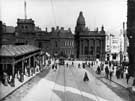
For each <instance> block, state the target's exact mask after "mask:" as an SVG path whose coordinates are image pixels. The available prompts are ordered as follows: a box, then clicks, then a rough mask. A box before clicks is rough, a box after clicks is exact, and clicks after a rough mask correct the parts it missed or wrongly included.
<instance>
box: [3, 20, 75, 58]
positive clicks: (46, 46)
mask: <svg viewBox="0 0 135 101" xmlns="http://www.w3.org/2000/svg"><path fill="white" fill-rule="evenodd" d="M1 24H2V23H1ZM5 27H7V26H5ZM1 38H2V44H6V45H7V44H14V45H33V46H36V47H39V48H40V49H41V50H42V51H44V52H45V53H48V54H50V55H51V56H54V55H57V56H58V55H64V56H65V57H70V56H71V55H73V54H74V35H73V34H72V32H71V30H70V29H68V30H65V29H64V28H63V27H62V28H61V29H59V27H58V26H57V27H56V28H52V30H51V31H50V32H48V31H47V28H46V31H42V30H41V29H40V28H38V27H36V26H35V23H34V20H32V19H17V26H16V28H15V31H14V32H12V33H10V32H8V33H7V32H6V31H5V32H3V33H2V34H1Z"/></svg>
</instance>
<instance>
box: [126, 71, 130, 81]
mask: <svg viewBox="0 0 135 101" xmlns="http://www.w3.org/2000/svg"><path fill="white" fill-rule="evenodd" d="M129 79H130V75H129V73H126V80H127V84H128V81H129Z"/></svg>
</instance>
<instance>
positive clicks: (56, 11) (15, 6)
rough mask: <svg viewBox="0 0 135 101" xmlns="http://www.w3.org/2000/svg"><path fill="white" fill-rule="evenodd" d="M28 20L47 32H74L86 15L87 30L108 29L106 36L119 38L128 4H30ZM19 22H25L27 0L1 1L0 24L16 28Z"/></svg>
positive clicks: (119, 0)
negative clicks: (81, 18) (19, 20)
mask: <svg viewBox="0 0 135 101" xmlns="http://www.w3.org/2000/svg"><path fill="white" fill-rule="evenodd" d="M26 2H27V18H32V19H33V20H34V21H35V24H36V26H39V27H41V28H42V29H43V30H44V29H45V28H46V27H47V28H48V29H50V28H51V27H55V26H60V27H65V29H67V28H69V27H70V28H71V29H72V31H74V28H75V25H76V21H77V17H78V16H79V12H80V11H82V12H83V15H84V17H85V21H86V27H88V28H89V29H90V30H94V29H95V28H96V27H99V29H100V28H101V26H102V25H104V27H105V30H106V32H108V33H112V34H119V33H120V29H122V24H123V21H124V22H126V20H127V1H126V0H26ZM17 18H21V19H24V0H0V20H2V21H3V22H4V23H6V25H8V26H16V22H17Z"/></svg>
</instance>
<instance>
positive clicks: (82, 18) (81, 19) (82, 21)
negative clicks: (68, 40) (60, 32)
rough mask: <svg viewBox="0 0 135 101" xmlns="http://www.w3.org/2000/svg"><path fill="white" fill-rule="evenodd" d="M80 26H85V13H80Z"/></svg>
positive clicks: (78, 20)
mask: <svg viewBox="0 0 135 101" xmlns="http://www.w3.org/2000/svg"><path fill="white" fill-rule="evenodd" d="M77 24H78V25H85V18H84V16H83V12H80V14H79V17H78V19H77Z"/></svg>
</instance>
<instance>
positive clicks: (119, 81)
mask: <svg viewBox="0 0 135 101" xmlns="http://www.w3.org/2000/svg"><path fill="white" fill-rule="evenodd" d="M91 69H92V71H93V72H94V73H95V74H96V70H97V67H96V66H93V67H92V68H91ZM115 73H116V69H115V70H114V73H113V76H112V79H111V82H114V83H116V84H118V85H120V86H122V87H123V88H126V89H127V90H128V91H129V92H130V93H131V94H133V95H135V92H133V90H132V84H133V79H134V78H133V77H131V78H130V79H129V82H128V84H127V81H126V75H125V74H124V78H120V79H117V78H116V74H115ZM96 77H99V78H105V79H107V78H106V76H105V69H103V71H102V72H101V74H96ZM108 80H109V79H108Z"/></svg>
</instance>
